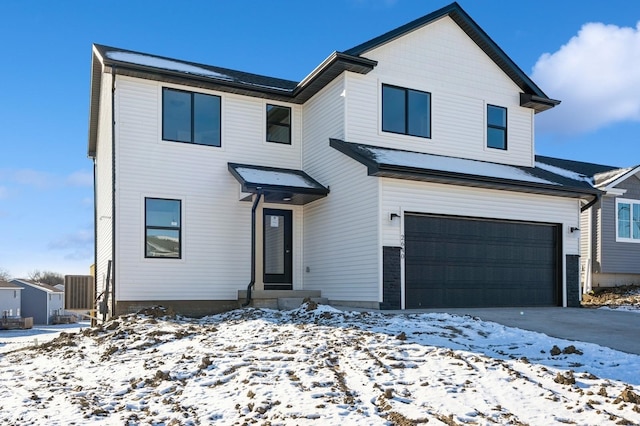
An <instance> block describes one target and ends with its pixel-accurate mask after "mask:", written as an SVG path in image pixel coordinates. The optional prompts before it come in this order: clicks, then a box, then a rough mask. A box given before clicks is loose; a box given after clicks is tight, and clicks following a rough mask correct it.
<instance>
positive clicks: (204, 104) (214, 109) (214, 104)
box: [193, 93, 220, 146]
mask: <svg viewBox="0 0 640 426" xmlns="http://www.w3.org/2000/svg"><path fill="white" fill-rule="evenodd" d="M193 109H194V116H193V118H194V119H193V132H194V140H193V142H194V143H198V144H203V145H211V146H220V98H219V97H218V96H211V95H203V94H201V93H194V94H193Z"/></svg>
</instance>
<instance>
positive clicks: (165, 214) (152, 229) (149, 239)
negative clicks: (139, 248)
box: [144, 198, 182, 259]
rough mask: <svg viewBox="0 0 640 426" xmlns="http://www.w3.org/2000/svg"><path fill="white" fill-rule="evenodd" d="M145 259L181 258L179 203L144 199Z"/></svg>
mask: <svg viewBox="0 0 640 426" xmlns="http://www.w3.org/2000/svg"><path fill="white" fill-rule="evenodd" d="M144 203H145V228H146V231H145V237H144V243H145V254H144V256H145V257H161V258H173V259H179V258H180V257H181V256H182V250H181V247H182V244H181V242H182V241H181V240H182V223H181V220H180V218H181V211H180V209H181V201H180V200H167V199H162V198H145V199H144Z"/></svg>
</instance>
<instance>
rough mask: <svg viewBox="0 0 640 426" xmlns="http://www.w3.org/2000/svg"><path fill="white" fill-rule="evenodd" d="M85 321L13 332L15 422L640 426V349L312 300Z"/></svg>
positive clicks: (7, 415) (2, 334)
mask: <svg viewBox="0 0 640 426" xmlns="http://www.w3.org/2000/svg"><path fill="white" fill-rule="evenodd" d="M629 315H633V314H629ZM80 327H81V329H79V328H78V325H75V328H74V327H70V326H61V327H59V328H57V329H54V328H44V329H41V330H44V331H46V332H43V331H41V332H40V333H39V334H38V330H32V331H31V332H14V331H0V424H3V425H25V424H37V425H69V424H86V423H96V424H109V425H111V424H155V425H161V424H164V425H197V424H212V423H216V424H253V423H255V424H259V425H277V424H286V425H295V424H317V425H326V424H341V425H377V424H379V425H384V424H389V425H391V424H398V425H411V424H418V423H426V422H427V421H428V422H429V424H446V425H462V424H474V425H496V424H514V425H522V424H530V425H545V426H546V425H551V424H585V425H605V424H610V425H614V424H640V397H639V396H638V395H639V394H640V373H639V371H640V356H638V355H631V354H626V353H623V352H618V351H615V350H612V349H608V348H604V347H601V346H598V345H594V344H589V343H577V342H569V341H566V340H561V339H555V338H551V337H548V336H546V335H544V334H539V333H534V332H529V331H524V330H520V329H515V328H508V327H504V326H501V325H498V324H496V323H491V322H483V321H480V320H478V319H475V318H472V317H469V316H464V317H463V316H453V315H449V314H410V315H391V314H384V313H378V312H376V313H369V312H343V311H339V310H336V309H334V308H331V307H329V306H324V305H320V306H315V305H314V304H311V305H303V306H302V307H301V308H299V309H296V310H293V311H286V312H282V311H272V310H263V309H244V310H237V311H232V312H229V313H226V314H221V315H215V316H210V317H206V318H203V319H200V320H192V319H186V318H169V317H162V316H159V315H158V312H157V311H156V312H155V314H154V312H153V311H150V312H147V314H146V315H143V314H138V315H131V316H126V317H121V318H118V319H116V320H114V321H112V322H108V323H106V324H105V325H104V326H103V327H102V328H99V329H95V328H89V327H87V326H86V324H85V325H80ZM54 336H58V337H56V338H53V337H54ZM36 343H37V345H36Z"/></svg>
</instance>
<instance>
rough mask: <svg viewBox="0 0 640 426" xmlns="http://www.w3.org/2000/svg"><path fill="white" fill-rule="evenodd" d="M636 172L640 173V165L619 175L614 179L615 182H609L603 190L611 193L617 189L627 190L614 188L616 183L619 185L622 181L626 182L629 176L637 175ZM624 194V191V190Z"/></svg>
mask: <svg viewBox="0 0 640 426" xmlns="http://www.w3.org/2000/svg"><path fill="white" fill-rule="evenodd" d="M636 173H640V166H636V167H634V168H633V169H631V170H629V171H628V172H627V173H625V174H623V175H622V176H620V177H618V178H617V179H616V180H614V181H613V182H611V183H609V184H608V185H607V186H605V187H604V188H602V190H603V191H605V192H607V193H609V192H612V194H613V193H615V191H625V192H626V190H621V189H618V188H614V187H615V186H616V185H618V184H619V183H621V182H624V181H625V180H627V179H628V178H629V177H631V176H633V175H635V174H636ZM623 194H624V192H623ZM617 195H622V194H617Z"/></svg>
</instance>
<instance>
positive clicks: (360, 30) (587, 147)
mask: <svg viewBox="0 0 640 426" xmlns="http://www.w3.org/2000/svg"><path fill="white" fill-rule="evenodd" d="M449 3H450V1H448V0H422V1H418V0H323V1H317V2H312V1H294V0H289V1H287V0H271V1H257V0H256V1H254V0H234V1H215V0H208V1H203V0H192V1H182V2H177V1H174V2H170V1H164V0H144V1H135V0H127V1H124V0H113V1H110V2H98V1H89V0H87V1H69V0H59V1H55V2H54V1H46V0H3V1H1V2H0V270H4V271H6V272H8V273H9V275H11V276H14V277H25V276H27V275H28V274H29V273H30V272H33V271H35V270H49V271H53V272H58V273H61V274H87V273H89V266H90V265H91V264H92V263H93V189H92V181H93V177H92V163H91V161H90V160H89V159H88V158H87V134H88V114H89V84H90V65H91V44H92V43H98V44H104V45H107V46H113V47H119V48H123V49H129V50H134V51H139V52H143V53H149V54H154V55H160V56H166V57H170V58H175V59H181V60H187V61H192V62H196V63H203V64H208V65H215V66H221V67H225V68H231V69H236V70H241V71H246V72H251V73H256V74H263V75H267V76H271V77H279V78H284V79H290V80H295V81H300V80H302V79H303V78H304V77H305V76H306V75H307V74H309V73H310V72H311V71H312V70H313V69H314V68H315V67H316V66H317V65H319V64H320V63H321V62H322V61H323V60H324V59H325V58H326V57H327V56H329V55H330V54H331V53H332V52H333V51H344V50H347V49H349V48H351V47H353V46H356V45H358V44H360V43H362V42H364V41H367V40H369V39H371V38H373V37H376V36H378V35H380V34H382V33H384V32H386V31H389V30H392V29H395V28H397V27H399V26H401V25H403V24H405V23H407V22H410V21H412V20H414V19H417V18H419V17H421V16H423V15H426V14H428V13H430V12H432V11H434V10H436V9H439V8H440V7H442V6H445V5H447V4H449ZM459 4H460V5H461V6H462V8H463V9H464V10H465V11H466V12H467V13H468V14H469V15H471V17H472V18H473V19H474V20H475V21H476V22H477V23H478V24H479V25H480V27H481V28H483V29H484V30H485V32H486V33H487V34H488V35H489V36H490V37H491V38H492V39H493V40H494V41H495V42H496V43H497V44H498V45H499V46H500V47H501V48H502V49H503V50H504V51H505V52H506V53H507V55H508V56H509V57H510V58H511V59H512V60H513V61H514V62H515V63H516V64H517V65H518V66H519V67H520V68H521V69H522V70H523V71H524V72H525V73H527V74H528V75H529V76H531V77H532V78H533V80H534V81H535V82H536V83H537V84H538V86H539V87H540V88H541V89H542V90H543V91H544V92H545V93H546V94H547V95H548V96H549V97H551V98H553V99H559V100H561V101H562V103H561V104H560V105H559V106H558V107H556V108H553V109H551V110H549V111H547V112H544V113H542V114H539V115H537V116H536V130H535V134H536V141H535V146H536V154H540V155H547V156H553V157H560V158H568V159H573V160H579V161H587V162H595V163H600V164H606V165H613V166H620V167H628V166H633V165H638V164H640V148H639V147H638V140H637V139H638V135H640V2H636V1H629V0H609V1H606V2H603V1H596V0H580V1H577V0H576V1H573V0H564V1H557V0H538V1H535V2H531V1H527V2H524V1H512V0H461V1H459Z"/></svg>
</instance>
